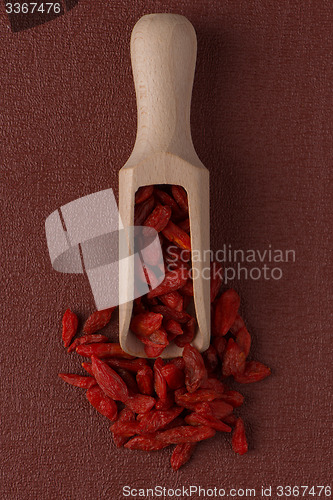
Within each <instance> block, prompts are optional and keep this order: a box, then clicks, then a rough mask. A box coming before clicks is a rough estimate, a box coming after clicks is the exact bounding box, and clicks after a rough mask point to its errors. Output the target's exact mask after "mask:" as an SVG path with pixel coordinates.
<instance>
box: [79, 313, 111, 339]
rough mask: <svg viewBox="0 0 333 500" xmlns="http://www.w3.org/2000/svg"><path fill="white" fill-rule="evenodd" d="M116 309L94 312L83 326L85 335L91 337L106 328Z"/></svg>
mask: <svg viewBox="0 0 333 500" xmlns="http://www.w3.org/2000/svg"><path fill="white" fill-rule="evenodd" d="M114 310H115V307H110V308H109V309H104V310H103V311H95V312H93V313H92V314H91V315H90V316H89V318H88V319H87V321H86V322H85V324H84V326H83V331H84V333H86V334H88V335H91V334H92V333H95V332H97V331H98V330H101V329H102V328H104V327H105V326H106V325H107V324H108V323H109V321H110V319H111V316H112V313H113V311H114Z"/></svg>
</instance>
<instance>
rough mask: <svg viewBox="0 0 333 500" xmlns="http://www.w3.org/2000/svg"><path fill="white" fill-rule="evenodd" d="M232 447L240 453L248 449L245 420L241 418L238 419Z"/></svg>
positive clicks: (242, 453)
mask: <svg viewBox="0 0 333 500" xmlns="http://www.w3.org/2000/svg"><path fill="white" fill-rule="evenodd" d="M231 442H232V449H233V450H234V452H235V453H238V454H239V455H244V454H245V453H246V452H247V450H248V445H247V440H246V434H245V427H244V422H243V420H242V419H241V418H238V419H237V422H236V427H235V429H234V432H233V434H232V440H231Z"/></svg>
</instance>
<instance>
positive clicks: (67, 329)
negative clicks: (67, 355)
mask: <svg viewBox="0 0 333 500" xmlns="http://www.w3.org/2000/svg"><path fill="white" fill-rule="evenodd" d="M78 322H79V321H78V318H77V316H76V314H74V313H73V312H72V311H71V310H70V309H66V311H65V314H64V315H63V317H62V340H63V342H64V346H65V347H68V346H69V344H70V343H71V341H72V338H73V337H74V336H75V335H76V331H77V326H78Z"/></svg>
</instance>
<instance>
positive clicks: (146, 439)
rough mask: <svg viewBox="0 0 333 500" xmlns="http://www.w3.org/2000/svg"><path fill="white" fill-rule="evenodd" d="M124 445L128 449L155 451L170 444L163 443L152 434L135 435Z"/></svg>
mask: <svg viewBox="0 0 333 500" xmlns="http://www.w3.org/2000/svg"><path fill="white" fill-rule="evenodd" d="M124 446H125V448H127V449H128V450H141V451H155V450H162V448H165V447H166V446H168V443H163V442H162V441H158V440H157V439H155V438H154V437H150V436H135V437H134V438H132V439H130V440H129V441H128V442H127V443H126V444H125V445H124Z"/></svg>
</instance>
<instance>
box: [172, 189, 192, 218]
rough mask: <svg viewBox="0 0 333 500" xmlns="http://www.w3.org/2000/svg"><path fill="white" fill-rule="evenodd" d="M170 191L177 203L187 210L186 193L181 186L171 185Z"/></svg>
mask: <svg viewBox="0 0 333 500" xmlns="http://www.w3.org/2000/svg"><path fill="white" fill-rule="evenodd" d="M171 191H172V196H173V197H174V199H175V201H176V202H177V205H179V207H180V208H181V209H182V210H184V212H188V201H187V193H186V191H185V189H184V188H183V187H182V186H171Z"/></svg>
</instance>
